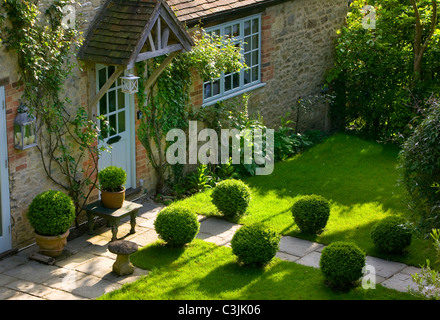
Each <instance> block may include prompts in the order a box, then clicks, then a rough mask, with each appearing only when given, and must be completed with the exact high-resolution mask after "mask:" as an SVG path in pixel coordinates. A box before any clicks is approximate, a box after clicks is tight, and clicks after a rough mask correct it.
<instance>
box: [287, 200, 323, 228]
mask: <svg viewBox="0 0 440 320" xmlns="http://www.w3.org/2000/svg"><path fill="white" fill-rule="evenodd" d="M292 216H293V219H294V221H295V223H296V225H297V226H298V227H299V229H300V230H301V232H303V233H310V234H316V233H319V232H321V231H322V229H324V227H325V226H326V225H327V221H328V218H329V216H330V204H329V202H328V200H327V199H325V198H324V197H322V196H319V195H307V196H302V197H301V198H300V199H299V200H297V201H296V202H295V203H294V204H293V206H292Z"/></svg>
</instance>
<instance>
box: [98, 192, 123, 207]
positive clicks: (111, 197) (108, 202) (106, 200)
mask: <svg viewBox="0 0 440 320" xmlns="http://www.w3.org/2000/svg"><path fill="white" fill-rule="evenodd" d="M124 200H125V188H124V190H122V191H119V192H109V191H104V190H102V191H101V202H102V205H103V206H104V207H106V208H109V209H119V208H121V207H122V205H123V204H124Z"/></svg>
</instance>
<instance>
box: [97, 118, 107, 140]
mask: <svg viewBox="0 0 440 320" xmlns="http://www.w3.org/2000/svg"><path fill="white" fill-rule="evenodd" d="M106 121H107V118H105V120H103V121H100V124H99V125H100V129H101V136H102V138H104V139H105V138H107V137H108V132H107V130H108V127H107V126H106V125H105V122H106Z"/></svg>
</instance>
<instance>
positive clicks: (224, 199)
mask: <svg viewBox="0 0 440 320" xmlns="http://www.w3.org/2000/svg"><path fill="white" fill-rule="evenodd" d="M211 197H212V203H213V204H214V205H215V206H216V207H217V209H218V210H219V211H220V212H222V213H223V214H224V215H225V216H230V217H233V216H240V215H242V214H244V213H245V212H246V210H247V208H248V206H249V201H250V198H251V190H250V188H249V187H248V186H247V185H246V184H245V183H244V182H243V181H241V180H235V179H228V180H223V181H221V182H219V183H218V184H217V186H216V187H215V188H214V189H213V191H212V195H211Z"/></svg>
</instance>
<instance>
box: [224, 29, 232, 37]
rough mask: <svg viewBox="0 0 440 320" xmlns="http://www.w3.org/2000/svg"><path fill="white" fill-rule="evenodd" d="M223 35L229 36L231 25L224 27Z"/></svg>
mask: <svg viewBox="0 0 440 320" xmlns="http://www.w3.org/2000/svg"><path fill="white" fill-rule="evenodd" d="M225 36H228V37H231V27H226V28H225Z"/></svg>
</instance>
